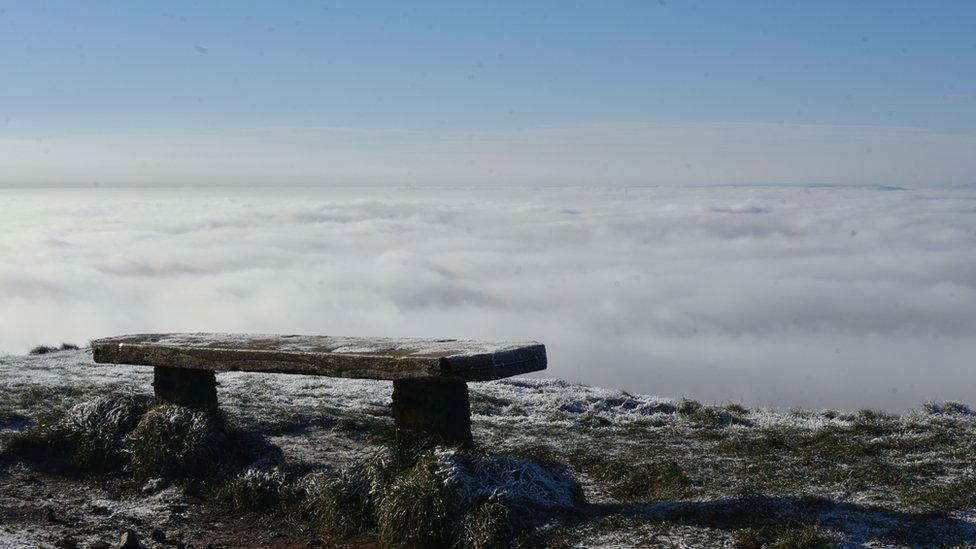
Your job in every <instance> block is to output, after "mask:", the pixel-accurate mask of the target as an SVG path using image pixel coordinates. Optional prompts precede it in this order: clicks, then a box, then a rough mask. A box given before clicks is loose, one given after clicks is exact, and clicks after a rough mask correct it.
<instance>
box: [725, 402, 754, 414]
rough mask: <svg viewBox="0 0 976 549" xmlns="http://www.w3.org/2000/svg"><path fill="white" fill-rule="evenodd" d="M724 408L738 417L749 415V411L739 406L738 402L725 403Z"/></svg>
mask: <svg viewBox="0 0 976 549" xmlns="http://www.w3.org/2000/svg"><path fill="white" fill-rule="evenodd" d="M724 408H725V409H726V410H727V411H728V412H729V413H730V414H735V415H738V416H744V415H746V414H748V413H749V409H748V408H746V407H745V406H743V405H741V404H739V403H738V402H726V403H725V406H724Z"/></svg>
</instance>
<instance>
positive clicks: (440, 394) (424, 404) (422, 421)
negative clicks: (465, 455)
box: [393, 380, 472, 446]
mask: <svg viewBox="0 0 976 549" xmlns="http://www.w3.org/2000/svg"><path fill="white" fill-rule="evenodd" d="M393 423H394V425H395V426H396V430H397V432H398V433H402V434H404V435H406V436H408V437H410V438H412V439H414V440H416V441H417V442H419V443H422V444H438V443H439V444H447V445H451V446H471V443H472V441H471V406H470V404H469V403H468V385H467V383H465V382H463V381H417V380H401V381H394V382H393Z"/></svg>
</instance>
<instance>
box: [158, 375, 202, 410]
mask: <svg viewBox="0 0 976 549" xmlns="http://www.w3.org/2000/svg"><path fill="white" fill-rule="evenodd" d="M153 391H155V393H156V401H157V402H166V403H169V404H178V405H180V406H186V407H187V408H190V409H191V410H198V411H201V412H213V411H216V410H217V379H216V376H214V373H213V371H211V370H190V369H187V368H169V367H166V366H156V367H155V368H153Z"/></svg>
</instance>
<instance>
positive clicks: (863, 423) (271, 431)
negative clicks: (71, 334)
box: [0, 349, 976, 547]
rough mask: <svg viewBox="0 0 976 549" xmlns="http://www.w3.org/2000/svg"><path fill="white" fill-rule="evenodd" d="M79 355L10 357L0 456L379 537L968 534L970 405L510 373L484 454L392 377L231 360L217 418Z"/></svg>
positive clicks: (897, 542) (415, 540)
mask: <svg viewBox="0 0 976 549" xmlns="http://www.w3.org/2000/svg"><path fill="white" fill-rule="evenodd" d="M90 360H91V359H90V354H89V352H88V351H87V350H85V349H82V350H65V351H55V352H51V353H47V354H44V355H36V356H8V357H4V358H2V359H0V391H2V394H0V436H2V437H3V445H4V454H5V456H6V459H7V460H8V462H9V460H11V459H15V460H25V459H26V460H27V461H28V462H30V461H31V459H34V460H36V459H37V456H38V454H39V452H38V448H39V447H40V448H44V447H45V446H44V445H45V444H47V445H48V446H46V447H47V448H49V447H50V444H51V443H52V442H51V441H52V440H57V441H59V443H58V444H57V445H56V447H57V448H59V449H60V451H61V452H62V458H63V461H64V462H65V463H66V464H68V465H66V466H68V467H70V468H73V470H81V471H89V472H93V471H113V470H114V471H121V473H115V474H125V475H129V476H131V477H132V478H134V479H136V480H138V481H139V482H140V483H142V482H146V483H148V484H149V485H151V484H152V483H157V484H159V483H168V482H171V481H173V480H179V482H180V485H181V486H183V487H184V489H186V490H196V491H197V492H199V493H202V494H205V495H207V496H208V497H209V498H211V500H212V501H214V502H215V504H217V505H225V506H230V507H233V508H236V509H240V510H242V511H246V512H257V513H280V514H284V515H285V516H286V517H289V520H292V521H294V523H295V524H296V528H303V529H307V531H310V532H315V533H316V534H317V535H322V536H325V537H327V538H330V539H343V538H344V537H347V536H350V535H354V534H357V533H360V532H366V533H367V535H369V536H375V537H376V538H377V539H378V540H379V541H380V542H381V543H382V544H385V545H391V546H392V545H397V544H401V545H414V546H424V545H427V546H430V545H432V544H445V543H446V544H453V545H457V546H465V547H492V546H499V545H504V544H508V543H513V542H514V543H521V544H526V545H536V544H548V545H552V546H565V545H573V546H605V545H613V544H617V545H622V546H630V545H643V544H649V543H659V544H663V545H670V544H673V545H682V544H685V545H687V544H692V545H696V544H697V545H715V544H731V545H734V546H737V547H760V546H763V545H766V546H783V547H788V546H798V545H802V544H808V546H832V545H834V544H837V543H854V544H865V543H869V544H875V545H879V546H912V545H932V544H953V543H962V544H973V543H976V470H974V465H973V462H972V456H973V455H976V414H974V413H973V412H972V411H971V410H970V409H969V408H968V407H966V406H965V405H961V404H954V403H939V404H928V405H920V407H919V409H917V410H915V411H912V412H908V413H905V414H902V415H892V414H886V413H882V412H875V411H868V410H865V411H857V412H844V411H830V410H824V411H804V410H792V411H775V410H763V409H749V408H745V407H743V406H740V405H737V404H734V403H721V404H702V403H698V402H695V401H691V400H671V399H664V398H658V397H651V396H646V395H639V394H630V393H626V392H621V391H613V390H607V389H600V388H595V387H586V386H581V385H576V384H573V383H568V382H564V381H558V380H535V379H522V378H517V379H509V380H504V381H498V382H490V383H481V384H472V385H471V394H472V408H473V413H474V416H473V426H474V431H475V439H476V441H477V444H478V447H477V448H476V449H475V450H474V451H471V452H458V451H456V450H453V449H449V448H438V449H436V450H434V451H433V452H428V453H419V454H410V452H411V451H412V450H411V449H408V448H402V447H398V445H397V441H396V440H395V438H391V430H390V427H391V418H390V415H389V408H388V406H389V386H388V383H385V382H370V381H357V380H340V379H332V378H313V377H304V376H288V375H259V374H243V373H227V374H221V375H220V376H219V381H220V386H219V391H220V395H219V396H220V399H221V403H222V408H223V409H224V410H225V412H226V413H225V414H224V417H223V418H213V417H207V416H203V415H202V414H194V413H191V412H188V411H186V410H182V409H179V408H175V407H171V406H162V407H158V406H157V407H152V403H151V399H150V398H149V396H148V395H150V394H151V388H150V386H149V381H150V377H151V369H149V368H134V367H125V366H95V365H92V364H91V362H90ZM44 437H49V438H46V439H45V438H44ZM92 441H97V443H93V442H92ZM221 448H233V449H234V451H231V452H225V451H220V450H218V449H221ZM405 456H407V457H405ZM93 474H95V473H93ZM160 479H162V480H160ZM167 479H169V480H167ZM215 479H216V480H215ZM130 497H131V498H134V499H138V498H139V497H144V496H141V495H139V494H132V495H131V496H130Z"/></svg>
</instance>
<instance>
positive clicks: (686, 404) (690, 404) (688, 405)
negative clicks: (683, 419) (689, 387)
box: [675, 398, 702, 416]
mask: <svg viewBox="0 0 976 549" xmlns="http://www.w3.org/2000/svg"><path fill="white" fill-rule="evenodd" d="M701 407H702V405H701V402H698V401H697V400H691V399H688V398H683V399H681V402H679V403H678V408H677V410H675V411H676V412H678V413H679V414H681V415H683V416H690V415H692V414H694V413H695V412H697V411H698V410H701Z"/></svg>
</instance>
